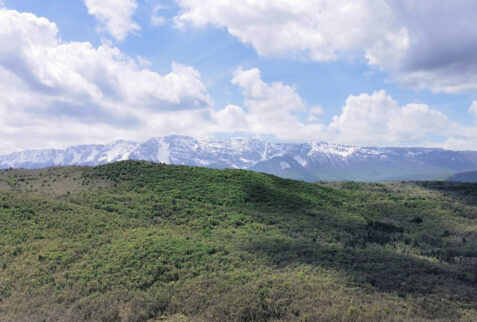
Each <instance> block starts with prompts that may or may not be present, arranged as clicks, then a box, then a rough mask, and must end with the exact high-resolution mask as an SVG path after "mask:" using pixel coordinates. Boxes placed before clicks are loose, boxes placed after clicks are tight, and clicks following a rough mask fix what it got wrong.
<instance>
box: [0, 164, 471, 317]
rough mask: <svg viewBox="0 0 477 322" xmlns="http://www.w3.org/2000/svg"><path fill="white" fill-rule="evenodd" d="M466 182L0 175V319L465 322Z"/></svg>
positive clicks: (220, 174) (174, 173)
mask: <svg viewBox="0 0 477 322" xmlns="http://www.w3.org/2000/svg"><path fill="white" fill-rule="evenodd" d="M476 298H477V185H474V184H460V183H441V182H422V183H411V182H410V183H387V184H381V183H372V184H371V183H370V184H364V183H356V182H342V183H326V182H321V183H316V184H311V183H305V182H300V181H293V180H287V179H281V178H278V177H275V176H271V175H266V174H261V173H255V172H250V171H244V170H212V169H205V168H198V167H186V166H170V165H162V164H154V163H149V162H140V161H123V162H118V163H112V164H108V165H103V166H98V167H94V168H82V167H63V168H49V169H40V170H5V171H1V172H0V316H1V317H2V318H1V319H2V320H5V321H85V320H94V321H116V320H123V321H146V320H149V319H152V320H157V321H159V320H161V321H163V320H171V321H189V320H194V321H196V320H199V321H201V320H202V321H214V320H215V321H225V320H227V321H234V320H236V321H264V320H273V321H279V320H301V321H318V320H319V321H322V320H339V321H341V320H344V321H370V320H393V321H412V320H418V321H422V320H442V321H448V320H464V321H465V320H468V321H475V320H477V302H476V301H475V299H476Z"/></svg>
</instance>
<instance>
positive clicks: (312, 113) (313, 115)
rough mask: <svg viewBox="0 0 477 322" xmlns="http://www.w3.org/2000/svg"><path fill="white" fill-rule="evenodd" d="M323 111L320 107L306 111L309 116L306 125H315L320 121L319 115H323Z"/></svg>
mask: <svg viewBox="0 0 477 322" xmlns="http://www.w3.org/2000/svg"><path fill="white" fill-rule="evenodd" d="M323 112H324V110H323V107H321V106H314V107H312V108H310V109H309V110H308V113H309V116H308V119H307V120H306V121H307V122H308V123H316V122H318V121H319V120H320V115H321V114H323Z"/></svg>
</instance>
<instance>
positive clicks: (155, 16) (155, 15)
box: [151, 4, 168, 27]
mask: <svg viewBox="0 0 477 322" xmlns="http://www.w3.org/2000/svg"><path fill="white" fill-rule="evenodd" d="M165 9H168V7H167V6H164V5H162V4H158V5H156V6H154V9H153V10H152V16H151V25H153V26H154V27H158V26H162V25H164V24H165V23H166V18H165V17H163V16H160V15H159V11H161V10H165Z"/></svg>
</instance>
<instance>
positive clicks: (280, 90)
mask: <svg viewBox="0 0 477 322" xmlns="http://www.w3.org/2000/svg"><path fill="white" fill-rule="evenodd" d="M232 83H233V84H235V85H237V86H239V87H240V88H241V89H242V91H243V95H244V97H245V101H244V109H242V108H240V107H238V106H228V107H227V108H226V109H225V110H223V111H220V112H219V117H220V118H219V121H221V120H230V119H232V118H237V120H240V121H239V124H240V126H239V131H247V132H251V133H253V134H256V135H273V136H275V137H277V138H279V139H285V140H294V141H300V140H302V141H303V140H313V139H315V138H316V137H319V136H320V135H322V130H323V126H322V125H320V124H305V123H303V122H301V121H300V119H299V117H298V116H297V113H307V109H306V106H305V103H304V102H303V100H302V98H301V97H300V96H299V95H298V93H297V92H296V90H295V88H293V87H290V86H287V85H284V84H283V83H281V82H275V83H271V84H267V83H265V82H264V81H263V80H262V78H261V73H260V70H258V69H257V68H252V69H249V70H243V69H241V68H239V69H238V70H237V71H236V72H235V73H234V78H233V79H232ZM245 111H246V112H245ZM315 112H316V111H315ZM228 122H229V124H230V121H228ZM223 125H225V124H223ZM221 128H223V129H222V131H226V130H227V129H228V128H227V127H224V126H221Z"/></svg>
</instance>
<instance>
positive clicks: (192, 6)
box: [175, 0, 477, 93]
mask: <svg viewBox="0 0 477 322" xmlns="http://www.w3.org/2000/svg"><path fill="white" fill-rule="evenodd" d="M176 2H177V3H178V4H179V6H180V7H181V12H180V13H179V14H178V15H177V16H176V17H175V24H176V26H177V27H178V28H182V29H184V28H186V27H187V26H188V25H191V26H195V27H199V28H200V27H204V26H206V25H214V26H217V27H219V28H225V29H226V30H227V31H228V32H229V33H230V34H231V35H233V36H236V37H237V38H238V39H240V41H242V42H243V43H245V44H250V45H252V46H253V47H254V48H255V49H256V51H257V52H258V54H260V55H262V56H265V57H286V58H298V59H307V60H312V61H331V60H336V59H362V58H364V59H365V60H366V61H367V63H368V64H369V65H372V66H376V67H377V68H378V69H381V70H383V71H385V72H387V73H388V74H389V75H390V76H391V78H393V79H395V80H397V81H399V82H401V83H403V84H405V85H407V86H410V87H414V88H421V89H431V90H432V91H435V92H450V93H452V92H462V91H471V90H476V89H477V56H476V55H475V54H474V53H475V52H476V51H477V42H475V39H476V38H477V28H474V27H473V26H474V24H475V21H476V20H477V2H475V1H473V0H461V1H451V0H442V1H434V0H420V1H414V0H311V1H310V0H278V1H259V0H250V1H232V0H223V1H215V0H176Z"/></svg>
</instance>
